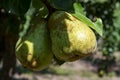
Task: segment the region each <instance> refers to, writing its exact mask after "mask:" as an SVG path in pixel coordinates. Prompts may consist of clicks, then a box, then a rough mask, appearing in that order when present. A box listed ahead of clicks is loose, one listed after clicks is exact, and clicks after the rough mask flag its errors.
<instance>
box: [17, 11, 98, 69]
mask: <svg viewBox="0 0 120 80" xmlns="http://www.w3.org/2000/svg"><path fill="white" fill-rule="evenodd" d="M96 44H97V43H96V37H95V34H94V32H93V31H92V30H91V29H90V28H89V27H88V26H87V25H86V24H85V23H83V22H81V21H80V20H78V19H77V18H75V17H73V16H72V15H71V14H70V13H68V12H65V11H56V12H54V13H53V14H52V15H51V16H50V18H49V21H48V22H46V21H44V20H38V19H37V20H35V21H33V25H32V26H31V28H30V30H29V32H28V34H27V35H26V36H25V37H24V38H23V39H22V40H21V42H20V43H19V45H17V46H16V56H17V58H18V60H19V61H20V62H21V64H22V65H23V66H24V67H26V68H28V69H31V70H35V71H38V70H43V69H45V68H46V67H47V66H49V65H50V64H51V63H52V60H53V55H55V57H56V58H57V59H59V60H61V61H68V62H71V61H75V60H78V59H81V58H84V57H86V56H88V55H91V54H92V53H93V52H94V51H95V49H96Z"/></svg>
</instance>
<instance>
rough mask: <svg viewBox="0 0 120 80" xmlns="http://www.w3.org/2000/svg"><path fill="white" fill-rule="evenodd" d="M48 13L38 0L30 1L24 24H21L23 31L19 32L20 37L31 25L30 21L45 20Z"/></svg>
mask: <svg viewBox="0 0 120 80" xmlns="http://www.w3.org/2000/svg"><path fill="white" fill-rule="evenodd" d="M48 14H49V12H48V9H47V7H46V6H45V4H44V3H42V2H41V1H40V0H32V2H31V5H30V8H29V9H28V11H27V12H26V13H25V19H26V20H25V22H24V23H21V25H20V26H21V28H23V30H22V31H21V32H20V34H19V35H20V37H24V36H25V35H26V33H27V31H28V29H29V27H30V25H31V21H32V20H34V19H41V18H46V17H47V16H48Z"/></svg>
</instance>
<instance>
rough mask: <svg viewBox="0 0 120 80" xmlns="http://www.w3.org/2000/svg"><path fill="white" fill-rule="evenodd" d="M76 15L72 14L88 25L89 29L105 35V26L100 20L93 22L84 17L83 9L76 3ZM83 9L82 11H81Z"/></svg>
mask: <svg viewBox="0 0 120 80" xmlns="http://www.w3.org/2000/svg"><path fill="white" fill-rule="evenodd" d="M73 6H74V10H75V13H72V15H73V16H75V17H76V18H78V19H79V20H81V21H82V22H84V23H86V24H87V25H88V26H89V27H91V28H92V29H94V30H95V31H96V32H97V33H98V34H99V35H100V36H102V35H103V24H102V20H101V19H100V18H97V20H96V22H92V21H91V20H90V19H89V18H87V17H86V16H85V15H84V12H83V8H82V7H81V5H78V3H74V5H73ZM79 9H81V10H79Z"/></svg>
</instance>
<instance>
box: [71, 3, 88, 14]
mask: <svg viewBox="0 0 120 80" xmlns="http://www.w3.org/2000/svg"><path fill="white" fill-rule="evenodd" d="M73 6H74V11H75V12H79V13H81V14H82V15H86V13H85V11H84V8H83V7H82V5H81V4H79V3H77V2H76V3H74V4H73Z"/></svg>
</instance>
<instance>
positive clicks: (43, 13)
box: [32, 0, 49, 18]
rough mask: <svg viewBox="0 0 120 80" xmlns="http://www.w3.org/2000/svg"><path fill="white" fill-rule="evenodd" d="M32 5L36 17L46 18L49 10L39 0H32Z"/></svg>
mask: <svg viewBox="0 0 120 80" xmlns="http://www.w3.org/2000/svg"><path fill="white" fill-rule="evenodd" d="M32 6H33V7H34V8H35V16H36V17H39V18H47V16H48V14H49V11H48V8H47V7H46V5H45V4H44V3H43V2H42V1H41V0H32Z"/></svg>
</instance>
